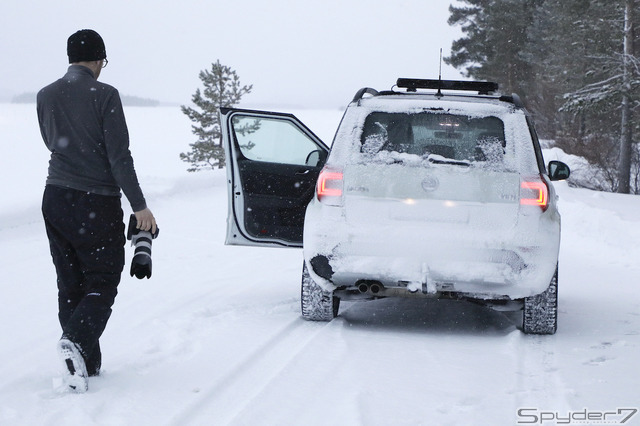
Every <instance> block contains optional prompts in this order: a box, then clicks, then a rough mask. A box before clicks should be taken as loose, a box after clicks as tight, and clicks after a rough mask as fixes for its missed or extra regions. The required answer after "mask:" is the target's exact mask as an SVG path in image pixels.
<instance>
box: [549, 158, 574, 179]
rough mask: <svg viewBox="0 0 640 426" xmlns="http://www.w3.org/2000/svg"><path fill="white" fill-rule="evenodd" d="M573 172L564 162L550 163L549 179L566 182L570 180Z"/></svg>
mask: <svg viewBox="0 0 640 426" xmlns="http://www.w3.org/2000/svg"><path fill="white" fill-rule="evenodd" d="M570 174H571V170H570V169H569V166H567V165H566V164H564V163H563V162H562V161H555V160H553V161H549V179H550V180H565V179H568V178H569V175H570Z"/></svg>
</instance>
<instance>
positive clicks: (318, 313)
mask: <svg viewBox="0 0 640 426" xmlns="http://www.w3.org/2000/svg"><path fill="white" fill-rule="evenodd" d="M300 300H301V305H302V318H304V319H306V320H309V321H331V320H332V319H334V318H335V317H336V316H338V309H339V308H340V299H339V298H337V297H336V296H334V295H333V292H332V291H331V292H329V291H326V290H325V289H323V288H322V287H320V286H319V285H318V284H317V283H316V282H315V281H314V280H313V278H311V275H309V270H308V269H307V264H306V263H305V264H304V265H303V266H302V291H301V297H300Z"/></svg>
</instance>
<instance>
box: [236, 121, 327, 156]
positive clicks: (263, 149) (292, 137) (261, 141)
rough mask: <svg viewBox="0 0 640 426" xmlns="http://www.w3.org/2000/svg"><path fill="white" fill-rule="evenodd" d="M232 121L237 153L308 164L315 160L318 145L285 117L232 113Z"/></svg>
mask: <svg viewBox="0 0 640 426" xmlns="http://www.w3.org/2000/svg"><path fill="white" fill-rule="evenodd" d="M231 124H232V128H233V133H234V135H235V137H236V140H237V141H238V145H239V147H240V152H241V153H242V155H244V156H245V157H246V158H247V159H249V160H253V161H263V162H270V163H281V164H295V165H309V166H316V164H310V163H309V162H310V161H311V162H316V163H317V162H318V158H319V156H318V155H317V154H318V152H319V147H318V145H316V143H315V142H313V141H312V140H311V139H310V138H309V137H308V136H307V135H306V134H305V133H303V131H302V130H301V129H300V128H298V127H297V126H296V125H295V124H293V123H292V122H291V121H289V120H287V119H285V118H283V119H279V118H265V117H256V116H248V115H234V116H233V118H232V120H231ZM314 154H315V155H314Z"/></svg>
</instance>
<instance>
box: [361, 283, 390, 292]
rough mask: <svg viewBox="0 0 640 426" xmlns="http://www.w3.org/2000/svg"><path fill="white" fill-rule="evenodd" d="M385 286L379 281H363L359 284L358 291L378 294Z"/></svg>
mask: <svg viewBox="0 0 640 426" xmlns="http://www.w3.org/2000/svg"><path fill="white" fill-rule="evenodd" d="M383 288H384V287H383V286H382V284H380V283H377V282H361V283H360V284H358V291H359V292H360V293H361V294H365V293H369V294H378V293H380V291H382V289H383Z"/></svg>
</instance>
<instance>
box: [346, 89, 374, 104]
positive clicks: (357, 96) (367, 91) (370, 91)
mask: <svg viewBox="0 0 640 426" xmlns="http://www.w3.org/2000/svg"><path fill="white" fill-rule="evenodd" d="M365 94H369V95H373V96H376V95H377V94H378V91H377V90H376V89H372V88H371V87H363V88H362V89H360V90H358V91H357V92H356V94H355V96H354V97H353V100H352V101H351V102H358V101H359V100H360V99H362V97H363V96H364V95H365Z"/></svg>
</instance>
